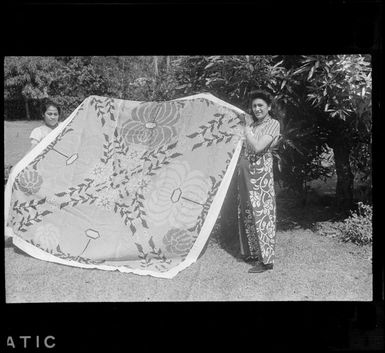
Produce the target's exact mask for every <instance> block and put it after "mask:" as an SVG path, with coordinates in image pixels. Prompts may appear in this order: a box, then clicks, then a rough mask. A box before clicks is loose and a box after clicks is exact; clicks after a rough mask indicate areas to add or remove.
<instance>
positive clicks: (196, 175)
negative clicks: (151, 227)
mask: <svg viewBox="0 0 385 353" xmlns="http://www.w3.org/2000/svg"><path fill="white" fill-rule="evenodd" d="M209 190H210V185H209V183H208V181H207V179H206V178H205V176H204V174H203V173H202V172H201V171H199V170H191V168H190V165H189V163H188V162H187V161H183V162H182V161H175V162H173V163H172V164H170V165H169V167H167V168H166V169H163V170H162V171H161V172H160V173H159V177H158V179H157V180H156V181H155V182H154V183H153V189H152V192H151V194H150V196H149V198H148V202H147V210H148V215H149V218H150V219H151V220H152V221H153V222H154V223H155V224H157V225H160V224H164V223H166V222H169V224H170V225H172V226H174V227H179V226H185V227H189V226H192V225H193V224H194V223H195V222H196V220H197V217H198V216H199V215H200V213H201V211H202V207H203V205H204V204H205V202H206V200H207V197H208V192H209Z"/></svg>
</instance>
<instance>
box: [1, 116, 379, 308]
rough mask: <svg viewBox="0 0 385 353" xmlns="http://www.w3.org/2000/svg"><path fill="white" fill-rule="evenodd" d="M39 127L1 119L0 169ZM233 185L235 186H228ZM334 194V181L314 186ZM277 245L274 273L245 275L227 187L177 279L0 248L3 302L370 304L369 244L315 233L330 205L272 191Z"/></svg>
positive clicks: (328, 214)
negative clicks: (0, 253) (213, 220)
mask: <svg viewBox="0 0 385 353" xmlns="http://www.w3.org/2000/svg"><path fill="white" fill-rule="evenodd" d="M40 124H41V122H39V121H37V122H26V121H18V122H5V123H4V125H5V129H4V130H5V138H4V141H5V155H4V161H5V164H12V165H14V164H15V163H16V162H17V161H18V160H20V159H21V158H22V157H23V156H24V154H25V153H26V152H27V151H28V149H29V140H28V136H29V134H30V132H31V131H32V129H33V128H34V127H36V126H39V125H40ZM232 185H233V184H232ZM313 187H314V188H315V189H317V190H318V192H319V193H333V191H334V188H335V179H332V180H330V181H329V182H328V183H324V182H322V181H321V182H318V181H317V182H314V183H313ZM277 191H278V192H277V195H278V196H277V246H276V263H275V265H274V270H273V271H268V272H265V273H261V274H249V273H247V270H248V268H249V267H250V266H249V265H248V264H246V263H244V262H242V261H241V260H240V259H239V256H238V253H239V251H238V243H237V239H236V236H235V235H236V213H235V209H234V207H233V205H234V202H232V201H231V198H232V194H231V192H232V189H231V188H230V190H229V193H228V196H227V198H226V201H225V204H224V206H223V209H222V217H220V220H218V221H217V224H216V225H215V227H214V230H213V232H212V236H211V237H210V240H209V242H208V245H207V248H206V250H205V251H204V253H203V254H202V255H201V257H200V259H199V260H198V261H197V262H196V263H195V264H193V265H191V266H190V267H189V268H187V269H186V270H184V271H182V272H181V273H179V274H178V275H177V276H176V277H175V278H174V279H172V280H166V279H159V278H154V277H148V276H138V275H133V274H123V273H119V272H107V271H101V270H86V269H81V268H75V267H69V266H64V265H59V264H55V263H49V262H45V261H41V260H38V259H35V258H33V257H31V256H29V255H26V254H25V253H23V252H22V251H20V250H18V249H17V248H15V247H14V246H13V245H12V243H8V244H6V248H5V281H6V301H7V302H9V303H15V302H23V303H25V302H95V301H107V302H108V301H201V300H204V301H207V300H208V301H211V300H215V301H239V300H246V301H261V300H262V301H272V300H273V301H292V300H300V301H313V300H316V301H322V300H328V301H371V300H372V263H371V246H363V247H359V246H356V245H354V244H350V243H341V242H339V241H338V239H336V238H332V237H331V238H329V237H325V236H320V235H319V234H318V233H317V232H315V231H314V230H313V228H312V224H313V223H314V222H317V221H320V220H321V221H322V220H327V219H328V218H330V217H332V215H333V211H332V210H331V209H330V208H328V207H327V206H319V205H308V206H307V207H304V208H301V207H299V206H296V205H295V203H294V202H293V200H291V199H290V198H287V197H286V196H285V195H284V193H282V192H280V190H277Z"/></svg>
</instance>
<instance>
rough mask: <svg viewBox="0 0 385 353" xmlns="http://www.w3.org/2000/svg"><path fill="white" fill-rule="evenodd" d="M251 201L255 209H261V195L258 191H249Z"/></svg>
mask: <svg viewBox="0 0 385 353" xmlns="http://www.w3.org/2000/svg"><path fill="white" fill-rule="evenodd" d="M249 193H250V201H251V204H252V205H253V207H259V206H260V205H261V194H260V193H259V192H257V191H254V190H252V191H249Z"/></svg>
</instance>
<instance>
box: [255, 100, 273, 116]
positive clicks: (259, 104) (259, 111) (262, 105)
mask: <svg viewBox="0 0 385 353" xmlns="http://www.w3.org/2000/svg"><path fill="white" fill-rule="evenodd" d="M251 109H252V110H253V113H254V116H255V117H256V118H257V119H258V120H262V119H264V118H265V117H266V115H267V114H269V111H270V109H271V106H270V105H268V104H267V103H266V102H265V101H264V100H263V99H261V98H256V99H254V100H253V102H252V103H251Z"/></svg>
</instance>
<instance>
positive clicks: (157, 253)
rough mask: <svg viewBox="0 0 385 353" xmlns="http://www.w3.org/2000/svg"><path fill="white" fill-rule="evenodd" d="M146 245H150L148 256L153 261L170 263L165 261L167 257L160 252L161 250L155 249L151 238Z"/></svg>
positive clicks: (168, 260)
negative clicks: (150, 255)
mask: <svg viewBox="0 0 385 353" xmlns="http://www.w3.org/2000/svg"><path fill="white" fill-rule="evenodd" d="M148 244H149V245H150V248H151V251H150V254H152V255H153V258H154V259H156V260H159V261H160V262H161V263H166V264H170V263H171V260H170V259H167V257H166V256H165V255H164V253H163V252H162V250H161V249H158V250H157V249H156V247H155V243H154V241H153V239H152V237H151V238H150V240H149V241H148Z"/></svg>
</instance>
